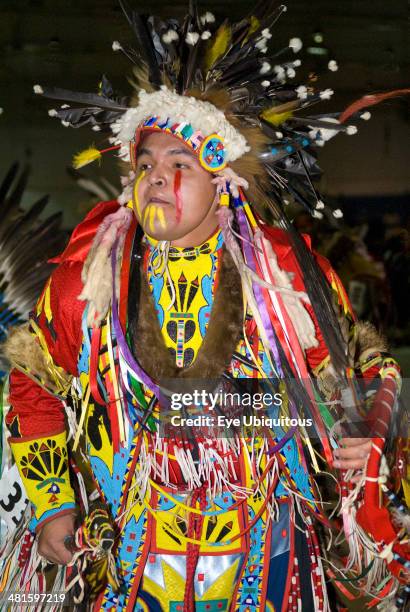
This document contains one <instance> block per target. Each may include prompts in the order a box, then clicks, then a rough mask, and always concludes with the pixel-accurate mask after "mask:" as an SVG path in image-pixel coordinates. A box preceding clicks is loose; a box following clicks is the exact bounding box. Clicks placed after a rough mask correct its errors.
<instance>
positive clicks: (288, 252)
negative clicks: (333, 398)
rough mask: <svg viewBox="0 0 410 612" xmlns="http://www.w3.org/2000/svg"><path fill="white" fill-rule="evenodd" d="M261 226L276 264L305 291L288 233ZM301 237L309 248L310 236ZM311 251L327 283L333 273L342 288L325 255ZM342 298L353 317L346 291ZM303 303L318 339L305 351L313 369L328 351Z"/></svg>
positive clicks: (306, 306)
mask: <svg viewBox="0 0 410 612" xmlns="http://www.w3.org/2000/svg"><path fill="white" fill-rule="evenodd" d="M261 228H262V230H263V233H264V235H265V237H266V238H267V239H268V240H269V241H270V243H271V244H272V248H273V250H274V252H275V254H276V256H277V258H278V265H279V267H280V268H281V270H284V271H285V272H288V273H290V274H292V275H293V279H292V285H293V288H294V289H295V290H296V291H306V288H305V285H304V283H303V277H302V274H301V271H300V267H299V264H298V262H297V259H296V256H295V254H294V252H293V250H292V245H291V243H290V238H289V235H288V234H287V233H286V232H285V231H284V230H281V229H279V228H277V227H269V226H267V225H261ZM302 237H303V239H304V241H305V242H306V245H307V246H308V248H309V249H310V250H311V240H310V237H309V236H307V235H306V234H302ZM312 252H313V255H314V257H315V259H316V261H317V263H318V265H319V266H320V268H321V269H322V271H323V273H324V274H325V276H326V278H327V279H328V281H329V283H331V276H332V275H333V276H334V278H335V279H336V280H338V281H339V286H340V289H341V290H342V287H343V285H342V283H341V281H340V280H339V278H338V276H337V274H336V273H335V271H334V270H333V268H332V266H331V264H330V262H329V261H328V260H327V259H326V258H325V257H323V256H322V255H319V254H318V253H316V252H315V251H312ZM343 298H344V300H345V301H346V303H347V304H348V306H349V310H350V312H351V313H352V316H353V317H354V314H353V309H352V307H351V305H350V302H349V299H348V297H347V295H346V293H343ZM339 303H340V305H341V300H340V299H339ZM303 305H304V307H305V308H306V310H307V311H308V313H309V315H310V318H311V319H312V321H313V323H314V326H315V335H316V338H317V340H318V346H317V347H316V348H311V349H307V351H306V360H307V362H308V365H309V368H310V369H311V370H312V371H313V370H315V369H316V368H317V367H318V366H319V365H320V364H321V363H322V361H323V360H324V359H325V358H326V357H327V356H328V354H329V351H328V348H327V346H326V344H325V341H324V339H323V336H322V333H321V331H320V328H319V325H318V322H317V319H316V316H315V314H314V311H313V308H312V306H311V305H310V304H306V302H304V303H303Z"/></svg>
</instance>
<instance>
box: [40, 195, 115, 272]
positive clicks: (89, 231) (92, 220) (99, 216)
mask: <svg viewBox="0 0 410 612" xmlns="http://www.w3.org/2000/svg"><path fill="white" fill-rule="evenodd" d="M119 206H120V205H119V204H118V202H117V200H110V201H109V202H100V203H99V204H97V206H95V207H94V208H93V209H92V210H91V211H90V212H89V213H88V215H87V216H86V217H85V219H84V221H82V222H81V223H80V224H79V225H77V227H76V228H75V230H74V231H73V233H72V234H71V238H70V240H69V243H68V245H67V247H66V249H65V251H64V252H63V253H61V255H58V256H57V257H54V259H50V263H62V262H63V261H81V262H83V261H85V258H86V257H87V254H88V251H89V250H90V248H91V244H92V240H93V238H94V236H95V234H96V232H97V229H98V226H99V225H100V223H101V222H102V220H103V219H104V217H106V216H107V215H110V214H111V213H114V212H116V211H117V210H118V208H119Z"/></svg>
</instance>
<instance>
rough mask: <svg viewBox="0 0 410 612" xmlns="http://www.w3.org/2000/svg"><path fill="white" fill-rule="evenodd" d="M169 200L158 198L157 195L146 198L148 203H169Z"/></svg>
mask: <svg viewBox="0 0 410 612" xmlns="http://www.w3.org/2000/svg"><path fill="white" fill-rule="evenodd" d="M170 203H171V202H169V201H168V200H165V199H164V198H160V197H159V196H153V197H152V198H150V199H149V200H148V204H170Z"/></svg>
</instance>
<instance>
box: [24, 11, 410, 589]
mask: <svg viewBox="0 0 410 612" xmlns="http://www.w3.org/2000/svg"><path fill="white" fill-rule="evenodd" d="M120 4H121V6H122V8H123V11H124V13H125V15H126V17H127V19H128V21H129V23H130V25H131V27H132V29H133V31H134V34H135V38H136V43H137V45H136V48H131V47H128V46H124V45H121V44H120V43H119V42H117V41H115V42H114V43H113V50H114V51H121V52H123V53H124V54H125V55H126V56H127V57H129V59H130V60H131V61H132V63H133V64H134V76H135V94H134V97H133V98H131V99H127V98H125V97H121V96H118V95H117V94H115V93H114V91H113V89H112V86H111V84H110V82H109V81H108V79H107V78H106V77H103V78H102V80H101V83H100V87H99V91H98V93H96V94H90V93H75V92H71V91H67V90H63V89H58V88H52V87H47V88H46V87H41V86H40V85H36V86H35V88H34V89H35V92H36V93H38V94H42V95H44V96H46V97H48V98H54V99H56V100H64V101H65V103H64V104H63V105H62V106H61V107H60V108H58V109H57V108H55V109H51V110H50V111H49V114H50V115H51V116H55V117H57V118H59V119H60V120H61V121H62V123H63V125H64V126H72V127H81V126H84V125H88V126H89V127H91V128H92V130H94V131H95V132H96V133H98V134H101V136H103V134H106V136H107V138H108V142H107V146H104V144H103V138H101V143H100V147H99V148H96V147H92V148H90V149H87V150H86V151H83V152H81V153H79V154H78V155H77V156H76V157H75V159H74V164H75V166H76V167H77V168H79V167H81V166H84V165H86V164H88V163H90V162H92V161H95V160H96V159H100V158H101V155H102V154H103V153H105V152H108V151H116V152H117V154H118V157H119V158H120V159H121V160H122V161H124V162H130V163H131V164H132V165H134V166H135V161H136V156H137V153H138V150H137V147H138V142H139V139H140V136H141V133H142V132H144V131H156V130H158V131H162V132H165V133H169V134H172V135H173V136H174V137H175V138H178V139H180V140H181V141H183V142H184V143H185V144H186V146H188V147H190V149H191V150H192V151H193V152H194V153H195V155H196V156H197V159H198V162H199V163H200V164H201V166H202V167H203V168H205V169H206V170H207V171H209V172H211V173H212V174H214V175H215V178H214V180H215V183H216V185H217V189H218V192H219V195H220V204H221V206H220V210H219V213H218V214H219V220H220V226H221V229H222V233H223V237H224V241H225V246H226V249H227V250H228V251H229V252H230V254H231V256H232V259H233V261H234V263H235V265H236V267H237V269H238V271H239V273H240V276H241V281H242V288H243V292H244V296H245V298H246V301H247V304H248V305H249V306H250V309H251V311H252V314H253V316H254V319H255V322H256V324H257V327H258V331H259V334H260V337H261V341H262V343H263V345H264V347H265V349H266V351H267V352H269V351H270V354H271V357H272V362H273V363H275V365H276V366H277V371H278V376H279V375H280V377H281V378H283V379H285V380H286V379H289V380H290V379H291V378H292V376H293V372H294V368H295V369H296V371H297V372H298V373H299V375H300V377H301V379H302V380H303V376H302V374H300V373H303V372H305V376H304V381H303V382H304V383H306V384H307V381H308V380H309V374H308V372H307V370H306V362H305V353H304V351H306V350H308V349H309V348H311V347H314V346H316V344H317V338H316V335H315V329H314V326H313V322H312V319H311V318H310V317H309V316H308V315H307V310H306V308H305V305H304V303H305V304H307V303H308V304H310V305H311V306H312V308H313V311H314V314H315V316H316V319H317V322H318V326H319V328H320V332H321V334H322V336H323V339H324V342H325V344H326V346H327V349H328V352H329V356H330V364H331V368H332V375H334V377H335V379H337V380H338V381H339V382H340V387H341V388H344V387H345V388H346V389H347V390H348V395H349V398H352V401H351V403H349V406H348V408H349V411H350V412H349V417H350V418H351V419H352V420H354V419H355V418H356V419H357V420H358V421H360V417H359V413H358V405H359V404H360V405H361V401H362V399H363V398H361V397H360V388H359V385H358V384H357V382H356V381H355V374H354V366H355V363H354V362H353V359H354V357H352V356H351V355H350V354H348V350H347V342H346V338H345V337H344V332H345V329H343V322H342V321H341V320H340V318H339V317H338V315H337V313H336V310H335V308H334V303H333V300H332V295H331V291H330V288H329V284H328V281H327V280H326V279H325V278H324V275H323V274H322V272H321V270H320V269H319V267H318V265H317V262H316V260H315V258H314V255H313V254H312V252H311V251H310V249H309V248H308V247H307V246H306V243H305V241H304V240H303V239H302V238H301V237H300V235H299V234H298V233H297V232H296V230H295V229H294V227H293V225H292V224H291V223H290V221H289V220H288V218H287V216H286V214H285V209H286V204H287V203H288V202H289V200H290V199H292V200H294V201H295V202H297V203H299V204H300V205H301V206H303V207H304V208H305V209H306V210H307V211H308V212H309V213H310V214H311V215H313V216H314V217H316V218H321V217H322V216H323V209H324V207H325V205H324V203H323V200H322V198H321V196H320V194H319V192H318V190H317V188H316V187H315V185H314V180H315V179H316V178H317V177H318V176H320V169H319V167H318V166H317V159H316V149H317V147H318V146H322V145H323V144H325V142H326V141H327V140H329V139H330V138H332V137H333V136H335V135H336V134H338V133H340V132H342V133H345V134H348V135H350V134H354V133H355V132H356V131H357V129H356V127H355V126H354V125H349V124H347V123H346V121H347V120H348V119H350V118H353V119H355V118H358V117H359V118H362V119H368V118H369V116H370V114H369V113H368V112H367V111H366V112H363V109H364V108H365V107H367V106H371V105H373V104H376V103H377V102H379V101H381V100H383V99H385V98H387V97H390V96H392V95H397V94H398V93H408V90H402V92H401V91H400V92H390V93H388V94H378V95H374V96H367V97H365V98H363V99H361V100H359V101H357V102H355V103H354V104H352V105H351V106H350V107H349V108H348V109H346V110H345V111H344V112H343V113H332V114H329V115H324V114H317V115H312V114H310V109H311V108H312V107H313V106H314V105H316V104H317V103H318V102H320V101H322V100H326V99H329V98H330V97H331V95H332V93H333V92H332V90H329V89H325V90H322V91H320V90H319V91H316V90H315V89H314V87H313V82H308V83H307V84H303V83H302V84H301V83H299V82H298V81H297V78H296V69H297V68H298V67H299V66H300V64H301V62H300V60H299V59H295V53H297V52H298V51H299V50H300V48H301V41H300V40H299V39H295V38H292V39H290V41H289V45H288V47H286V48H284V49H279V50H278V51H276V52H275V51H273V50H271V41H272V40H273V34H272V27H273V25H274V24H275V22H276V20H277V19H278V18H279V16H280V15H281V14H282V13H283V12H284V11H285V10H286V7H285V6H284V5H280V6H278V5H277V4H276V3H275V2H270V1H265V2H260V3H258V4H257V5H256V6H255V7H254V8H253V10H252V12H251V13H250V14H249V15H248V16H246V17H245V18H244V19H242V20H240V21H238V22H235V23H231V22H229V20H225V21H223V22H222V23H221V24H220V25H218V24H217V22H216V19H215V17H214V16H213V15H212V14H211V13H205V14H203V15H200V14H199V13H198V11H197V8H196V5H195V4H194V3H191V4H190V9H189V12H188V14H187V16H186V17H185V19H184V20H183V21H182V22H181V23H179V22H178V21H176V20H174V19H172V20H161V19H158V18H156V17H143V16H140V15H138V14H137V13H136V12H134V11H132V10H131V9H129V8H128V7H127V6H126V4H125V2H122V1H121V2H120ZM335 68H336V63H335V62H334V61H331V62H330V63H329V69H330V70H334V69H335ZM135 178H136V177H135V173H134V172H133V170H131V171H130V174H129V176H128V177H123V185H124V191H123V193H122V194H121V196H120V197H119V200H118V201H119V203H120V204H122V205H125V204H127V203H128V201H129V200H130V199H131V193H132V184H133V182H134V181H135ZM256 211H257V212H256ZM257 213H259V215H260V216H265V218H266V217H267V218H269V220H270V221H274V222H275V223H276V224H277V225H278V226H279V227H280V228H281V229H284V230H286V232H287V234H286V235H287V237H288V239H289V242H290V245H291V247H292V249H293V251H294V254H295V257H296V260H297V263H298V266H299V268H300V271H301V274H302V276H303V281H304V286H305V288H306V292H295V291H294V290H293V286H292V279H291V278H290V275H289V274H287V273H285V272H284V271H283V270H281V269H280V268H279V266H278V264H277V261H276V256H275V253H274V252H273V249H272V246H271V244H270V242H269V241H268V240H267V238H266V236H265V235H264V234H263V231H262V223H261V221H260V218H259V215H258V214H257ZM332 214H333V216H334V217H335V218H339V217H341V216H342V213H341V211H340V210H333V211H332ZM131 217H132V213H131V211H130V210H129V209H127V208H126V207H125V206H123V207H122V208H121V209H120V211H117V212H115V213H113V214H111V215H109V216H108V217H106V218H105V219H104V222H103V224H102V225H101V226H100V228H99V230H98V232H97V235H96V239H95V241H94V244H93V247H92V250H91V255H92V256H93V257H89V258H88V260H87V262H86V265H85V266H84V269H83V273H84V274H83V280H84V290H83V293H82V295H81V296H80V297H81V299H88V300H89V301H90V302H91V303H92V295H93V294H92V292H93V286H92V285H93V282H92V271H93V265H97V264H98V265H99V259H98V258H99V257H100V259H101V263H102V265H104V266H106V267H107V266H108V268H109V263H107V262H109V261H110V254H111V251H112V250H113V249H112V247H113V244H114V243H116V244H117V245H118V244H119V245H120V246H121V241H123V240H124V236H125V235H126V232H127V230H128V228H129V225H130V219H131ZM94 255H95V257H94ZM108 277H109V269H108V271H107V274H105V278H108ZM95 284H96V283H95V282H94V285H95ZM99 289H100V288H99ZM108 289H110V288H108ZM110 296H111V294H110V291H109V290H108V291H107V299H101V290H100V293H99V296H98V297H99V300H100V301H99V302H98V303H97V302H96V303H95V304H96V305H94V310H93V309H92V308H90V309H89V313H90V315H91V319H92V320H91V323H94V324H96V325H98V324H99V323H100V322H101V320H102V319H103V317H104V316H105V314H106V312H107V309H108V308H109V305H110V299H111V297H110ZM277 296H279V297H277ZM114 310H115V309H114ZM275 317H276V319H275ZM274 319H275V320H276V321H281V324H282V322H283V326H284V328H286V326H288V329H289V330H291V332H292V333H293V334H294V336H295V337H296V338H297V340H298V342H299V345H298V346H299V348H300V349H301V350H300V351H299V352H297V351H295V352H294V353H292V359H289V361H287V359H286V357H285V356H284V355H283V354H279V349H278V348H277V346H276V341H275V338H276V335H275V323H274ZM90 325H91V324H90ZM286 334H287V332H286ZM287 337H290V335H289V336H288V335H287ZM275 347H276V348H275ZM275 350H276V353H275ZM289 351H292V347H291V341H289ZM282 352H283V351H282ZM143 375H144V373H143V372H142V371H141V376H143ZM391 378H392V381H393V382H391V386H392V387H393V389H391V390H389V392H390V391H391V393H390V396H391V397H390V400H389V402H388V405H389V410H387V411H386V413H385V414H383V419H384V421H385V423H386V431H383V432H382V433H381V434H380V438H377V439H376V442H375V444H374V445H373V450H372V454H371V458H370V460H369V467H368V472H367V475H366V478H365V480H363V482H362V483H361V484H360V486H363V483H364V484H365V488H366V493H367V497H366V499H367V503H368V507H367V508H366V510H368V511H370V515H371V516H372V517H373V516H374V517H375V521H374V524H373V523H372V521H370V520H367V521H366V516H361V515H360V513H358V514H357V517H356V510H355V508H354V502H355V500H356V498H357V496H358V495H359V489H354V487H353V485H352V484H351V483H348V484H347V485H346V486H345V487H344V489H343V491H342V497H343V505H342V515H343V525H344V529H345V535H346V539H347V540H348V541H349V544H350V551H351V555H350V560H349V563H348V569H351V568H353V567H354V568H355V569H356V573H357V574H358V575H359V577H357V578H354V579H353V580H362V579H364V576H366V573H363V572H362V569H363V568H362V565H361V561H360V559H359V557H360V554H359V551H361V550H362V549H363V548H364V549H365V550H366V551H368V552H367V553H366V554H365V557H366V560H367V561H368V564H367V568H368V572H369V575H368V576H367V578H366V581H367V583H366V589H368V590H369V591H370V590H372V589H373V591H372V592H373V594H375V593H376V599H377V597H378V595H380V594H382V597H384V596H386V594H388V595H389V596H392V594H394V591H395V589H396V587H397V582H396V581H399V582H401V583H402V584H405V582H406V580H407V579H408V569H407V568H408V564H409V563H410V562H409V558H410V555H409V552H408V544H407V541H408V540H406V538H405V537H404V536H403V529H404V527H403V528H402V529H401V528H400V529H398V528H393V526H392V524H391V523H390V522H389V527H388V529H385V530H381V531H380V530H379V527H380V525H381V520H378V518H379V517H382V518H383V520H386V521H387V520H389V518H388V516H386V514H385V513H383V512H382V510H384V507H382V504H381V503H379V499H378V498H377V495H376V493H375V489H377V493H378V491H379V481H378V479H379V477H380V469H381V468H380V461H381V460H380V456H381V448H382V447H383V442H384V439H385V438H387V439H388V433H387V430H388V424H387V423H388V422H389V420H390V419H391V413H392V411H393V410H396V399H395V398H396V392H397V387H398V382H397V381H396V380H395V377H394V376H392V377H391ZM397 378H399V376H398V374H397ZM146 384H147V385H148V382H147V383H146ZM154 391H156V389H154ZM292 393H293V394H294V396H297V401H298V402H299V404H298V407H301V410H302V411H306V412H307V413H308V411H309V410H311V413H309V414H308V416H310V417H313V421H314V423H315V427H316V431H317V434H318V438H319V439H321V440H322V445H323V454H324V457H325V459H326V461H327V463H328V464H329V465H330V466H332V448H331V440H330V438H331V435H330V434H329V435H328V434H327V431H326V427H325V425H324V423H323V418H322V413H321V411H320V410H319V408H318V405H317V403H316V402H315V401H314V400H313V401H312V402H311V401H310V400H311V399H312V398H314V397H315V395H314V391H313V387H312V388H309V389H306V388H304V387H303V384H300V385H299V386H298V387H297V389H296V391H295V390H292ZM382 393H383V389H382ZM383 401H384V400H383ZM310 406H311V408H310ZM322 408H323V407H322ZM377 435H379V434H377ZM380 440H382V442H380ZM312 454H313V451H312ZM312 461H313V459H312ZM361 514H362V515H363V512H362V513H361ZM366 514H367V515H368V516H369V513H366ZM356 518H357V520H356ZM359 519H360V520H359ZM401 520H402V523H403V524H404V523H405V520H404V519H401ZM359 523H360V524H359ZM396 523H399V520H398V519H397V520H396ZM372 535H373V540H372V538H371V536H372ZM369 536H370V537H369ZM366 555H367V556H366ZM385 561H386V562H387V564H388V567H389V571H390V572H391V575H389V574H387V573H385V569H384V565H383V564H384V562H385ZM406 564H407V565H406ZM382 565H383V567H382ZM338 571H341V570H338ZM366 571H367V570H366ZM361 574H363V575H361ZM329 575H330V574H329ZM346 580H347V581H348V580H349V579H346V578H344V579H342V580H341V581H340V582H339V586H340V585H341V582H343V581H346ZM342 586H343V585H342ZM343 588H344V587H343ZM345 590H346V589H345Z"/></svg>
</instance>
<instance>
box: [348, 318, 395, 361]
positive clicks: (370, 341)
mask: <svg viewBox="0 0 410 612" xmlns="http://www.w3.org/2000/svg"><path fill="white" fill-rule="evenodd" d="M355 330H356V355H355V357H356V361H357V362H358V363H359V364H360V363H363V362H364V361H366V359H367V358H368V357H369V355H371V354H372V353H386V352H387V351H388V346H387V342H386V339H385V338H384V337H383V336H382V335H381V334H380V333H379V332H378V331H377V329H376V328H375V327H374V325H372V324H371V323H369V322H368V321H358V322H357V323H356V326H355Z"/></svg>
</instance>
